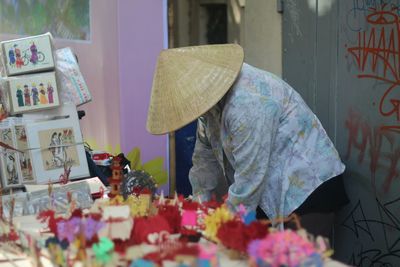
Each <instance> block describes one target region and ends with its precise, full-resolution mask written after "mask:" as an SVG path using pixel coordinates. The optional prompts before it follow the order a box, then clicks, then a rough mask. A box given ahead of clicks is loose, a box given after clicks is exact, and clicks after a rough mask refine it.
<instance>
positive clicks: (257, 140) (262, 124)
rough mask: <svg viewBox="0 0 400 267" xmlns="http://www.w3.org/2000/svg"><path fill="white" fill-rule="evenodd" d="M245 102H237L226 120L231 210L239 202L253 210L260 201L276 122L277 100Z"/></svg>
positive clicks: (267, 172)
mask: <svg viewBox="0 0 400 267" xmlns="http://www.w3.org/2000/svg"><path fill="white" fill-rule="evenodd" d="M246 102H248V101H245V102H244V103H242V104H238V105H236V108H234V109H233V110H232V113H231V114H229V115H228V119H227V121H226V127H227V129H228V132H229V135H230V139H231V147H230V149H231V152H232V155H233V162H231V164H232V167H233V169H234V171H235V173H234V182H233V184H232V185H231V186H230V187H229V191H228V199H227V203H226V204H227V205H228V207H229V208H230V209H232V210H234V211H235V210H236V209H237V207H238V206H239V205H240V204H242V205H244V206H245V207H246V208H247V209H248V210H255V209H256V208H257V206H258V205H259V204H260V198H261V196H262V193H263V191H264V190H265V182H266V180H267V179H268V175H269V167H270V166H269V161H270V155H271V149H272V147H273V145H274V142H275V136H276V132H277V129H278V126H279V114H280V108H279V105H278V104H277V103H276V102H274V101H272V100H267V99H264V100H259V101H253V102H251V104H250V103H246Z"/></svg>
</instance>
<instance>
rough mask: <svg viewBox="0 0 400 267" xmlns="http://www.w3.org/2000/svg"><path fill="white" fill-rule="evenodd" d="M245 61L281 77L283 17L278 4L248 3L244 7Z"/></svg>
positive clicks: (248, 1) (269, 0) (255, 0)
mask: <svg viewBox="0 0 400 267" xmlns="http://www.w3.org/2000/svg"><path fill="white" fill-rule="evenodd" d="M242 23H244V29H243V30H244V33H242V34H243V35H244V40H242V41H241V44H242V45H243V46H244V51H245V61H246V62H247V63H249V64H251V65H253V66H255V67H258V68H261V69H265V70H267V71H270V72H272V73H274V74H276V75H278V76H281V75H282V15H281V14H280V13H278V12H277V1H272V0H268V1H266V0H247V1H246V2H245V7H244V22H242Z"/></svg>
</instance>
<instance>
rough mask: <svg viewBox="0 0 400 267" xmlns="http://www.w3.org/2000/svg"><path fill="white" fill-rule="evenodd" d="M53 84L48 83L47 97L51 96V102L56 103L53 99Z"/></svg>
mask: <svg viewBox="0 0 400 267" xmlns="http://www.w3.org/2000/svg"><path fill="white" fill-rule="evenodd" d="M53 92H54V89H53V86H51V83H48V84H47V97H48V98H49V104H53V103H54V99H53Z"/></svg>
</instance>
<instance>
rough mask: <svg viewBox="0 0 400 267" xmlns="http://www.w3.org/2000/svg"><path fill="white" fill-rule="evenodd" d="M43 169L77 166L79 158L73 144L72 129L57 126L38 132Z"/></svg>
mask: <svg viewBox="0 0 400 267" xmlns="http://www.w3.org/2000/svg"><path fill="white" fill-rule="evenodd" d="M39 142H40V147H43V148H47V149H43V150H42V158H43V169H44V170H46V171H48V170H54V169H59V168H63V167H64V165H65V164H66V165H67V166H71V167H74V166H78V165H79V158H78V152H77V150H76V146H75V144H76V143H75V137H74V129H72V128H58V129H51V130H43V131H40V132H39Z"/></svg>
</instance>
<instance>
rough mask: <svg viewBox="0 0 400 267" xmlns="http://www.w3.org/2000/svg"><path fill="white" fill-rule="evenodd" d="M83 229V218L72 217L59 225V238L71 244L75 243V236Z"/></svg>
mask: <svg viewBox="0 0 400 267" xmlns="http://www.w3.org/2000/svg"><path fill="white" fill-rule="evenodd" d="M80 228H81V218H78V217H72V218H71V219H69V220H62V221H59V222H58V223H57V232H58V238H59V239H60V240H63V239H66V240H68V242H69V243H71V242H72V241H74V239H75V236H76V235H77V234H78V233H79V231H80Z"/></svg>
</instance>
